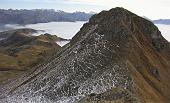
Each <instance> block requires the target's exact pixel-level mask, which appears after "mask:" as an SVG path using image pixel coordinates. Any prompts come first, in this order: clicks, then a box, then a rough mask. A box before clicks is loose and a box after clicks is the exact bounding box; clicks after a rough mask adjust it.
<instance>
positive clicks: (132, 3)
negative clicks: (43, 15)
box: [0, 0, 170, 20]
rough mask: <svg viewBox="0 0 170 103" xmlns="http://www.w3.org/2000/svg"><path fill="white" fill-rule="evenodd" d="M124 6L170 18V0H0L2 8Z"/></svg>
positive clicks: (96, 8) (96, 9) (151, 16)
mask: <svg viewBox="0 0 170 103" xmlns="http://www.w3.org/2000/svg"><path fill="white" fill-rule="evenodd" d="M114 7H123V8H125V9H128V10H130V11H132V12H134V13H136V14H138V15H140V16H146V17H148V18H149V19H152V20H154V19H160V18H161V19H170V0H0V8H1V9H9V8H12V9H55V10H63V11H66V12H75V11H84V12H97V13H98V12H100V11H102V10H109V9H111V8H114Z"/></svg>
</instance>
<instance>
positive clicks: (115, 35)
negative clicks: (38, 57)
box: [0, 7, 170, 103]
mask: <svg viewBox="0 0 170 103" xmlns="http://www.w3.org/2000/svg"><path fill="white" fill-rule="evenodd" d="M169 74H170V44H169V42H167V41H166V40H165V39H164V38H163V36H162V35H161V32H160V31H159V30H158V28H157V27H156V26H155V25H154V24H153V23H152V22H150V21H148V20H146V19H144V18H142V17H139V16H137V15H135V14H133V13H131V12H130V11H128V10H126V9H123V8H119V7H117V8H113V9H111V10H109V11H102V12H100V13H99V14H95V15H93V16H92V17H91V18H90V20H89V22H88V23H86V24H84V25H83V27H82V28H81V30H80V31H79V32H78V33H77V34H76V35H75V36H74V37H73V38H72V40H71V41H70V43H68V44H67V45H65V46H64V47H62V48H61V50H60V51H59V52H57V53H56V54H55V55H54V56H53V58H52V59H50V60H49V61H48V62H45V63H44V64H42V65H40V66H38V67H37V68H36V70H35V71H34V72H32V73H31V74H29V75H28V74H27V75H26V76H23V78H20V79H19V80H16V81H13V83H9V84H4V86H3V87H2V88H0V89H1V90H0V91H1V92H0V96H1V99H0V102H1V103H169V101H170V75H169ZM11 85H12V86H11Z"/></svg>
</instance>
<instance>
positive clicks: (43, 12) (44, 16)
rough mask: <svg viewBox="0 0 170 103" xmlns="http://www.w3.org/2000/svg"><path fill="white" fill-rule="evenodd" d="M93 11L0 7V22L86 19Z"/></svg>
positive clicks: (22, 22) (26, 22)
mask: <svg viewBox="0 0 170 103" xmlns="http://www.w3.org/2000/svg"><path fill="white" fill-rule="evenodd" d="M93 14H94V13H85V12H73V13H68V12H64V11H60V10H58V11H55V10H53V9H33V10H26V9H22V10H13V9H8V10H5V9H0V24H35V23H46V22H56V21H57V22H61V21H62V22H63V21H64V22H75V21H87V20H89V18H90V17H91V16H92V15H93Z"/></svg>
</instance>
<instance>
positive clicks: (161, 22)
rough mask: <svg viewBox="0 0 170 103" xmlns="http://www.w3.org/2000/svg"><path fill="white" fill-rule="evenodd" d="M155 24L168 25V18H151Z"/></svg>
mask: <svg viewBox="0 0 170 103" xmlns="http://www.w3.org/2000/svg"><path fill="white" fill-rule="evenodd" d="M153 22H154V23H155V24H165V25H170V19H158V20H153Z"/></svg>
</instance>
